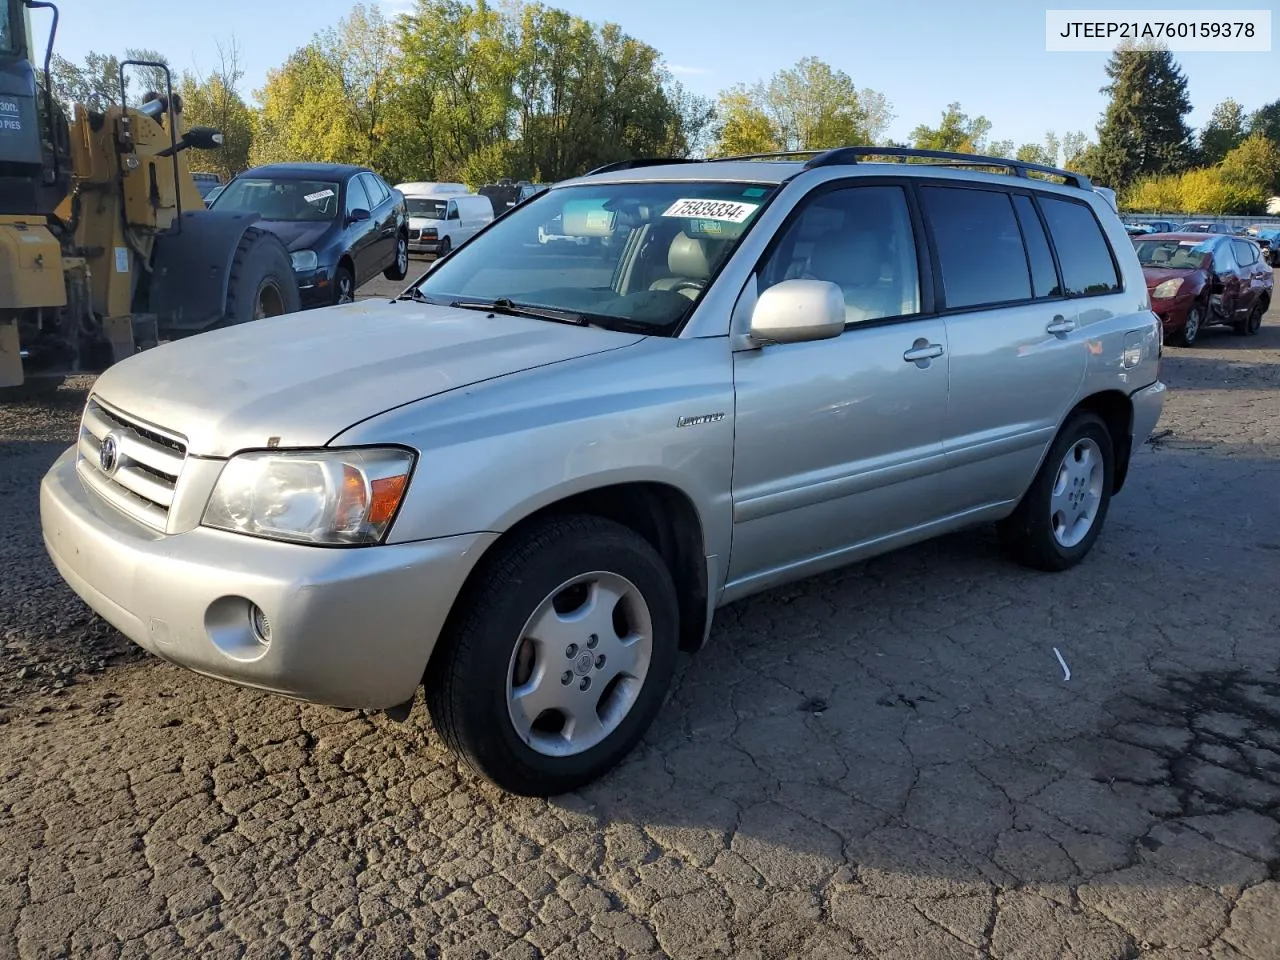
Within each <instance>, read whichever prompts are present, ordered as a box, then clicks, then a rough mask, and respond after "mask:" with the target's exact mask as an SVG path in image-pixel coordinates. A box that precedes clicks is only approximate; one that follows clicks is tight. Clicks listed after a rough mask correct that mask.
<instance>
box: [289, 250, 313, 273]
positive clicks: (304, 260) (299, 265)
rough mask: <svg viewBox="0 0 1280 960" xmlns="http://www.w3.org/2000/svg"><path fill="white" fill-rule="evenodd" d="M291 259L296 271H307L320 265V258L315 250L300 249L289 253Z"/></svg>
mask: <svg viewBox="0 0 1280 960" xmlns="http://www.w3.org/2000/svg"><path fill="white" fill-rule="evenodd" d="M289 259H290V260H292V261H293V272H294V273H306V272H307V271H308V270H314V269H315V268H316V267H318V266H320V258H319V257H317V256H316V252H315V251H314V250H299V251H298V252H297V253H291V254H289Z"/></svg>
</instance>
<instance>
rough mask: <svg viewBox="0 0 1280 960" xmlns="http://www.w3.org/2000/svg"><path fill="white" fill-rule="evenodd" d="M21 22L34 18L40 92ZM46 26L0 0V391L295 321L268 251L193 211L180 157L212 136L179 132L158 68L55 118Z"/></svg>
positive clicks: (279, 268)
mask: <svg viewBox="0 0 1280 960" xmlns="http://www.w3.org/2000/svg"><path fill="white" fill-rule="evenodd" d="M33 10H45V11H48V19H49V21H50V26H49V39H48V43H47V45H46V48H45V52H44V68H45V69H44V74H43V78H44V82H43V84H41V83H39V82H38V79H39V75H38V74H37V72H36V70H35V68H34V66H33V64H32V59H31V46H32V40H31V37H32V23H31V20H32V17H31V12H32V11H33ZM57 23H58V11H57V8H56V7H55V6H54V5H53V4H52V3H49V2H46V0H0V387H11V386H17V385H20V384H22V383H23V381H24V379H27V378H29V377H34V376H38V375H44V376H49V375H54V376H65V375H67V374H69V373H74V372H93V371H97V370H101V369H103V368H104V367H106V366H109V365H110V364H112V363H115V362H117V361H119V360H122V359H124V358H125V357H127V356H130V355H132V354H134V353H136V352H137V351H139V350H142V349H146V348H147V347H150V346H154V345H156V344H157V343H161V342H164V341H166V340H173V339H177V338H179V337H185V336H191V335H193V334H197V333H200V332H202V331H205V330H209V329H212V328H215V327H219V326H225V325H227V324H233V323H244V322H246V321H250V320H255V319H260V318H263V317H270V316H276V315H279V314H283V313H292V312H293V311H295V310H298V309H299V308H300V304H299V299H298V288H297V284H296V281H295V280H294V276H293V269H292V265H291V263H290V260H289V254H288V252H287V250H286V249H285V246H284V244H283V243H282V242H281V241H280V240H279V238H277V237H276V236H275V235H273V234H271V233H268V232H267V231H265V230H263V229H261V228H259V227H255V226H254V225H253V222H254V220H255V219H256V218H255V217H254V216H252V215H246V214H243V213H219V212H218V211H216V210H210V209H206V208H205V206H204V202H203V200H202V199H201V196H200V192H199V190H198V189H197V187H196V184H195V181H194V180H193V178H192V176H191V172H190V168H189V167H188V163H187V151H188V150H190V149H197V150H210V149H217V148H218V147H219V146H220V145H221V142H222V135H221V134H220V133H219V132H218V131H216V130H213V129H211V128H208V127H193V128H188V127H187V126H186V124H185V123H184V122H183V118H182V104H181V100H180V98H179V97H177V96H175V95H174V92H173V78H172V75H171V74H170V72H169V70H168V68H167V67H166V66H165V65H164V64H160V63H151V62H145V61H125V62H123V63H122V64H121V65H120V78H119V79H120V90H121V93H122V98H123V92H124V90H125V89H126V87H125V77H126V70H129V69H134V70H137V69H139V68H141V69H144V70H146V71H147V72H148V73H149V74H150V75H151V76H153V77H155V76H158V77H162V78H163V80H164V84H163V87H164V89H163V90H151V91H148V92H147V93H146V94H145V95H144V96H142V97H140V98H139V101H138V103H137V104H136V105H135V106H130V105H128V104H127V103H126V102H122V103H120V104H113V105H111V106H110V107H108V108H107V109H106V110H104V111H102V112H98V111H95V110H90V109H87V108H86V107H85V106H84V105H83V104H76V105H74V107H72V108H71V111H70V112H71V114H72V115H71V117H69V118H68V116H67V112H66V110H65V109H64V108H63V107H62V106H61V105H60V104H59V103H58V100H57V98H56V96H55V91H54V90H53V89H52V85H51V80H50V79H49V62H50V59H51V57H52V53H53V45H54V39H55V37H56V35H57ZM156 85H157V86H159V84H156Z"/></svg>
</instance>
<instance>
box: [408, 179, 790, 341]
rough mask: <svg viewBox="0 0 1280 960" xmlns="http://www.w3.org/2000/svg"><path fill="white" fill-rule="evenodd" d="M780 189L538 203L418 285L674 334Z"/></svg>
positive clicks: (574, 194) (615, 187) (578, 192)
mask: <svg viewBox="0 0 1280 960" xmlns="http://www.w3.org/2000/svg"><path fill="white" fill-rule="evenodd" d="M776 190H777V187H776V186H775V185H764V184H750V183H745V184H744V183H697V182H694V183H612V184H606V183H600V184H584V185H582V186H573V187H561V188H558V189H552V190H549V191H545V192H543V193H541V194H539V195H538V196H537V197H536V198H534V199H533V200H530V201H529V202H528V203H527V204H526V205H525V206H523V207H520V208H518V209H516V210H513V211H512V212H510V213H508V214H507V215H506V216H504V217H503V218H502V219H500V220H496V221H494V224H493V226H492V227H489V228H488V229H487V230H485V231H484V232H483V233H480V234H478V235H477V236H476V237H475V239H474V240H472V241H470V242H469V243H467V244H466V246H464V247H461V248H459V249H458V251H457V252H456V253H454V255H453V256H451V257H449V258H447V259H446V260H444V261H442V262H441V263H440V265H439V266H438V267H437V268H435V269H433V270H432V271H431V272H429V273H428V274H427V275H426V276H425V277H423V279H422V280H421V281H419V284H418V286H417V290H418V293H419V294H420V295H423V296H424V297H425V299H427V300H428V301H430V302H432V303H441V304H449V303H454V302H459V301H463V302H472V303H474V302H478V301H479V302H492V301H494V300H500V299H501V300H510V301H512V302H513V303H515V304H518V305H522V306H534V307H543V308H551V309H553V310H562V311H569V312H572V313H574V314H580V315H581V316H582V317H583V318H584V319H586V320H588V321H591V322H595V323H598V324H600V325H601V326H605V327H613V328H615V329H628V330H641V331H643V332H646V333H653V334H657V335H661V336H669V335H670V334H672V333H674V332H675V331H676V330H677V329H678V327H679V326H680V323H681V322H682V321H683V320H684V318H685V317H686V316H687V315H688V314H689V312H690V311H691V310H692V309H693V306H694V304H695V303H696V302H697V300H698V299H699V298H700V297H701V296H702V292H703V291H704V290H705V289H706V288H707V286H708V284H709V283H710V281H711V278H712V277H714V276H715V273H716V271H717V270H719V269H720V266H721V265H722V264H723V263H724V262H725V261H726V260H727V259H728V258H729V255H730V254H731V253H732V252H733V250H734V249H735V248H736V247H737V245H738V243H739V242H740V240H741V238H742V236H743V235H745V233H746V232H747V230H749V229H750V228H751V224H752V223H753V222H754V221H755V220H756V218H757V217H758V216H759V214H760V211H761V210H762V209H763V207H764V204H765V203H766V202H767V201H768V200H769V198H770V197H771V196H772V195H773V194H774V193H775V192H776Z"/></svg>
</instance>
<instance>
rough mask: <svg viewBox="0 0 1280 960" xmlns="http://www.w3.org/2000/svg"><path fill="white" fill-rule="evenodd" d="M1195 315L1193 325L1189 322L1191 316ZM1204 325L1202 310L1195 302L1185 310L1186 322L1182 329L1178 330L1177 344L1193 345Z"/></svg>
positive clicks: (1182, 345) (1183, 345)
mask: <svg viewBox="0 0 1280 960" xmlns="http://www.w3.org/2000/svg"><path fill="white" fill-rule="evenodd" d="M1193 315H1194V317H1195V326H1194V327H1193V326H1192V324H1191V320H1192V316H1193ZM1203 327H1204V310H1203V309H1201V307H1200V305H1199V304H1198V303H1197V304H1195V305H1193V306H1192V307H1191V309H1190V310H1188V311H1187V322H1186V324H1184V325H1183V327H1182V329H1181V330H1179V331H1178V336H1177V344H1178V346H1180V347H1190V346H1193V345H1194V344H1195V342H1196V340H1198V339H1199V337H1200V330H1201V329H1202V328H1203Z"/></svg>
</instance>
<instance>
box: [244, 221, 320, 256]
mask: <svg viewBox="0 0 1280 960" xmlns="http://www.w3.org/2000/svg"><path fill="white" fill-rule="evenodd" d="M253 225H254V226H255V227H261V228H262V229H263V230H270V231H271V232H272V233H274V234H275V235H276V236H277V237H279V238H280V239H281V240H283V241H284V245H285V247H287V248H288V250H289V252H290V253H293V252H294V251H295V250H309V249H310V248H311V247H313V246H315V245H316V244H317V243H319V242H320V238H321V237H323V236H324V235H325V234H326V233H328V232H329V230H330V229H332V227H333V221H332V220H322V221H319V222H316V221H314V220H303V221H298V220H256V221H254V224H253Z"/></svg>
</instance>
